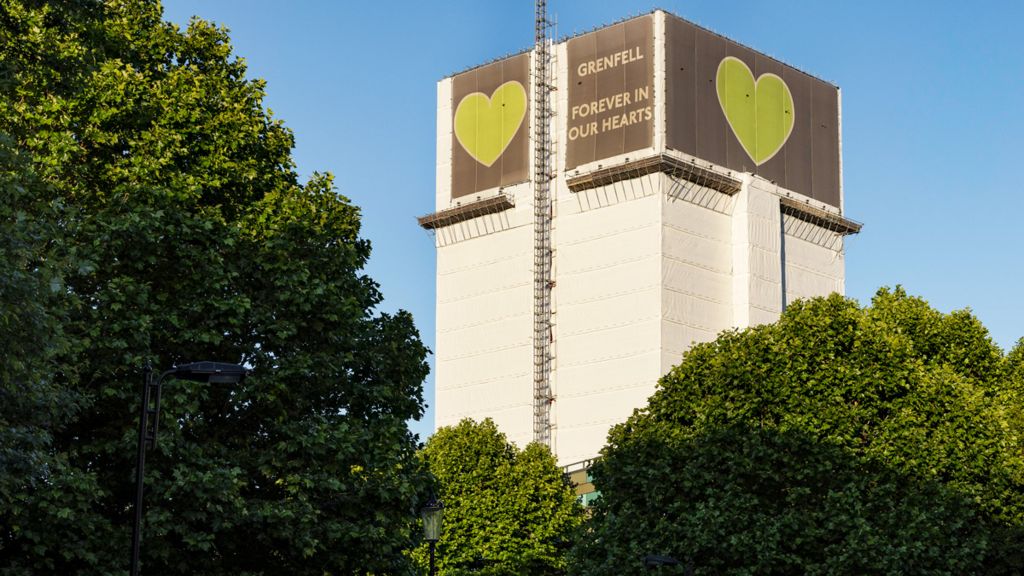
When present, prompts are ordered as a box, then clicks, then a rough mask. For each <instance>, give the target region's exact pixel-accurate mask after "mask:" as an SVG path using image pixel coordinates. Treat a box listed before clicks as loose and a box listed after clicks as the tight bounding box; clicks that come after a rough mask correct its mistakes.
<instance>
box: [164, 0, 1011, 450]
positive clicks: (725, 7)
mask: <svg viewBox="0 0 1024 576" xmlns="http://www.w3.org/2000/svg"><path fill="white" fill-rule="evenodd" d="M164 2H165V4H164V5H165V18H166V19H168V20H170V21H173V22H176V23H179V24H182V25H184V24H186V23H187V22H188V19H189V17H190V16H192V15H198V16H200V17H202V18H203V19H206V20H212V21H214V22H217V23H218V24H221V25H223V26H226V27H228V28H229V29H230V31H231V39H232V43H233V45H234V48H235V53H236V54H237V55H239V56H241V57H243V58H245V60H246V62H247V63H248V65H249V74H250V76H251V77H262V78H264V79H266V80H267V99H266V102H265V104H266V105H267V106H268V107H269V108H270V109H272V110H273V112H274V115H275V116H276V117H278V118H280V119H283V120H284V122H285V123H286V124H287V125H288V126H289V127H291V129H292V130H293V131H294V132H295V138H296V149H295V154H294V157H295V161H296V163H297V165H298V169H299V173H300V174H301V175H302V177H303V178H305V177H308V175H309V174H310V173H312V172H314V171H321V172H322V171H330V172H332V173H334V175H335V177H336V181H337V185H338V189H339V191H340V192H341V193H342V194H344V195H346V196H347V197H349V198H351V199H352V201H353V202H354V203H355V204H357V205H358V206H360V207H361V208H362V210H363V235H364V236H365V237H367V238H369V239H370V240H371V242H372V243H373V256H372V258H371V261H370V265H369V267H368V270H367V272H368V273H369V274H370V275H371V276H372V277H373V278H374V279H376V280H377V281H378V282H379V283H380V284H381V287H382V290H383V292H384V296H385V301H384V305H383V307H382V308H383V309H384V310H386V311H390V310H395V309H399V308H403V309H406V310H409V311H410V312H412V313H413V315H414V317H415V318H416V323H417V326H418V327H419V329H420V332H421V333H422V336H423V339H424V341H425V342H427V344H428V345H429V346H431V347H433V342H434V262H435V260H434V244H433V240H432V238H431V236H430V235H429V234H428V233H427V232H425V231H424V230H422V229H420V228H419V227H418V226H417V225H416V216H420V215H423V214H427V213H430V212H433V211H434V163H435V143H434V142H435V105H436V82H437V80H439V79H441V78H442V77H444V76H447V75H450V74H452V73H453V72H457V71H459V70H462V69H464V68H467V67H470V66H473V65H476V64H480V63H482V62H484V61H487V60H490V59H493V58H496V57H499V56H502V55H504V54H507V53H511V52H518V51H520V50H523V49H526V48H529V47H530V45H531V44H532V42H533V3H532V2H531V1H527V0H514V1H513V0H477V1H475V2H468V1H446V0H434V1H429V2H424V1H405V2H373V1H355V0H164ZM549 7H550V8H549V10H550V12H551V13H552V15H554V16H556V17H557V19H558V35H559V36H564V35H569V34H573V33H576V32H582V31H585V30H589V29H591V28H594V27H597V26H600V25H603V24H607V23H611V22H614V21H616V20H619V19H621V18H623V17H626V16H631V15H635V14H639V13H644V12H648V11H650V10H651V9H653V8H655V7H659V8H663V9H665V10H668V11H670V12H673V13H675V14H677V15H679V16H682V17H684V18H687V19H689V20H691V21H693V22H696V23H697V24H700V25H702V26H704V27H707V28H710V29H712V30H714V31H716V32H719V33H720V34H723V35H725V36H728V37H730V38H732V39H734V40H737V41H739V42H741V43H743V44H746V45H748V46H750V47H752V48H754V49H757V50H759V51H761V52H764V53H767V54H769V55H772V56H774V57H776V58H778V59H779V60H782V61H783V62H786V63H788V64H791V65H793V66H796V67H797V68H800V69H802V70H805V71H807V72H809V73H811V74H813V75H816V76H818V77H821V78H824V79H826V80H829V81H831V82H833V83H835V84H837V85H839V86H840V88H842V91H843V111H842V114H843V143H842V145H843V172H844V190H845V215H846V216H847V217H849V218H853V219H854V220H858V221H860V222H863V223H864V224H865V226H864V229H863V231H862V232H861V234H859V235H857V236H852V237H849V239H848V241H847V244H846V291H847V294H848V295H849V296H851V297H853V298H856V299H858V300H860V301H861V302H862V303H867V302H868V301H869V300H870V298H871V296H872V294H874V292H875V291H876V290H877V289H878V288H879V287H880V286H892V285H895V284H902V285H903V286H904V287H905V288H906V289H907V290H908V291H909V292H910V293H911V294H916V295H920V296H922V297H924V298H925V299H927V300H928V301H929V302H930V303H931V304H932V305H933V306H935V307H936V308H938V309H940V310H942V311H947V312H948V311H951V310H955V309H960V308H966V307H970V308H971V309H972V310H973V311H974V313H975V314H976V315H977V316H978V317H979V318H980V319H981V321H982V322H983V323H984V324H985V325H986V326H987V327H988V328H989V330H990V331H991V333H992V337H993V338H994V340H995V341H996V342H997V343H998V344H999V345H1001V346H1002V347H1003V348H1004V349H1008V348H1009V347H1011V346H1012V345H1013V344H1014V343H1015V342H1016V341H1017V339H1018V338H1020V337H1021V336H1024V299H1022V297H1024V289H1022V287H1021V284H1022V283H1024V257H1022V255H1021V248H1022V246H1024V226H1022V225H1021V218H1022V216H1024V198H1022V193H1024V176H1022V174H1021V173H1020V172H1018V170H1019V169H1020V168H1021V167H1022V165H1024V160H1022V159H1021V158H1018V157H1017V154H1018V153H1021V152H1022V150H1024V146H1022V140H1024V48H1022V47H1021V46H1020V44H1019V35H1020V34H1021V33H1022V31H1021V28H1022V25H1024V2H1020V1H1018V0H1013V1H1011V0H1007V1H1002V2H1000V1H986V0H979V1H978V2H974V3H969V4H968V3H964V2H952V1H945V0H931V1H928V2H925V1H916V2H915V1H900V2H892V1H891V0H890V1H877V0H871V1H867V0H862V1H857V2H849V1H838V0H837V1H834V2H823V1H812V0H803V1H795V0H774V1H772V2H763V1H762V2H755V1H740V0H691V1H689V2H683V1H672V0H661V1H659V2H658V3H657V4H653V3H649V2H631V1H618V2H597V1H583V0H579V1H573V0H553V1H551V2H549ZM426 397H427V401H428V403H430V404H432V403H433V377H432V376H431V377H430V378H429V379H428V380H427V383H426ZM433 420H434V418H433V411H432V409H431V410H428V413H427V416H426V418H425V419H424V420H423V421H421V422H418V423H413V426H412V428H413V430H414V431H415V432H417V433H419V434H420V437H421V439H425V438H426V437H427V436H428V435H429V434H430V433H431V431H432V430H433Z"/></svg>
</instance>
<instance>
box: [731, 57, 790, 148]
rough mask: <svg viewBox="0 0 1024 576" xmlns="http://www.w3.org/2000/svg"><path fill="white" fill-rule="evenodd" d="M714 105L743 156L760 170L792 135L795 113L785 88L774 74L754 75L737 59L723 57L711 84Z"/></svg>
mask: <svg viewBox="0 0 1024 576" xmlns="http://www.w3.org/2000/svg"><path fill="white" fill-rule="evenodd" d="M715 86H716V87H717V89H718V103H719V104H721V105H722V112H724V113H725V119H726V120H728V121H729V126H730V127H731V128H732V132H733V134H735V135H736V139H738V140H739V141H740V144H741V145H743V150H745V151H746V152H747V156H750V159H751V160H753V161H754V164H756V165H758V166H760V165H761V164H764V163H765V162H767V161H768V160H770V159H771V158H772V157H773V156H775V154H777V153H778V152H779V150H781V149H782V146H783V145H785V144H786V140H788V139H789V135H790V133H792V132H793V121H794V115H795V110H794V109H793V95H792V94H791V93H790V92H789V86H786V83H785V81H783V80H782V78H779V77H778V76H776V75H775V74H761V76H760V77H759V78H758V79H757V81H756V82H755V81H754V73H753V72H751V71H750V68H749V67H748V66H747V65H746V64H745V63H744V62H743V61H742V60H740V59H739V58H735V57H733V56H726V57H725V58H723V59H722V62H721V63H719V65H718V75H717V79H716V81H715Z"/></svg>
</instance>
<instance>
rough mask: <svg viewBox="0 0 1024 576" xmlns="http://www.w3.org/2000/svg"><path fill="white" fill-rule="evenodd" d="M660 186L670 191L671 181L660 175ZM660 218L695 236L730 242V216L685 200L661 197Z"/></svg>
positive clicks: (667, 223)
mask: <svg viewBox="0 0 1024 576" xmlns="http://www.w3.org/2000/svg"><path fill="white" fill-rule="evenodd" d="M661 177H662V178H663V180H662V185H663V186H664V187H665V189H671V186H672V185H673V183H672V180H671V179H670V178H669V177H668V176H666V175H664V174H662V175H661ZM662 198H663V202H662V218H663V221H664V223H665V224H666V225H669V226H672V227H673V228H677V229H679V230H685V231H687V232H690V233H691V234H694V235H696V236H701V237H704V238H713V239H717V240H719V241H720V242H725V243H731V242H732V224H731V216H729V215H727V214H722V213H720V212H715V211H713V210H709V209H707V208H703V207H701V206H697V205H695V204H692V203H690V202H687V201H685V200H673V199H671V198H669V197H668V196H663V197H662Z"/></svg>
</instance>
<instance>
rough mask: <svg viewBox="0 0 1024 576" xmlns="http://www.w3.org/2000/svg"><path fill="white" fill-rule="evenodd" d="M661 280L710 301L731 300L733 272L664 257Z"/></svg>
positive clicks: (677, 290)
mask: <svg viewBox="0 0 1024 576" xmlns="http://www.w3.org/2000/svg"><path fill="white" fill-rule="evenodd" d="M661 280H662V285H663V286H664V287H666V288H667V289H671V290H673V291H676V292H681V293H683V294H691V295H693V296H696V297H699V298H703V299H705V300H708V301H710V302H718V303H721V304H728V303H729V302H730V300H731V286H732V275H731V274H728V273H722V272H716V271H714V270H709V269H706V268H701V267H699V266H695V265H694V264H692V263H691V262H685V261H679V260H677V259H675V258H668V257H667V258H663V259H662V269H661Z"/></svg>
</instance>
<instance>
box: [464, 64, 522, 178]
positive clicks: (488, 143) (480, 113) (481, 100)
mask: <svg viewBox="0 0 1024 576" xmlns="http://www.w3.org/2000/svg"><path fill="white" fill-rule="evenodd" d="M525 117H526V89H525V88H523V85H522V84H520V83H519V82H515V81H510V82H505V83H504V84H502V85H501V86H498V89H497V90H495V91H494V93H492V94H491V96H490V97H488V96H487V95H486V94H484V93H483V92H473V93H472V94H468V95H466V96H465V97H464V98H463V99H462V100H461V101H459V105H458V106H457V107H456V108H455V138H456V139H458V141H459V144H460V145H461V146H462V148H463V149H464V150H465V151H466V152H467V153H468V154H469V155H470V156H472V157H473V159H475V160H476V161H477V162H479V163H481V164H483V165H484V166H487V167H490V166H491V165H492V164H494V163H495V162H496V161H497V160H498V158H500V157H501V155H502V154H503V153H504V152H505V149H506V148H508V145H509V143H511V142H512V138H514V137H515V135H516V133H517V132H519V127H520V126H522V124H523V118H525Z"/></svg>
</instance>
